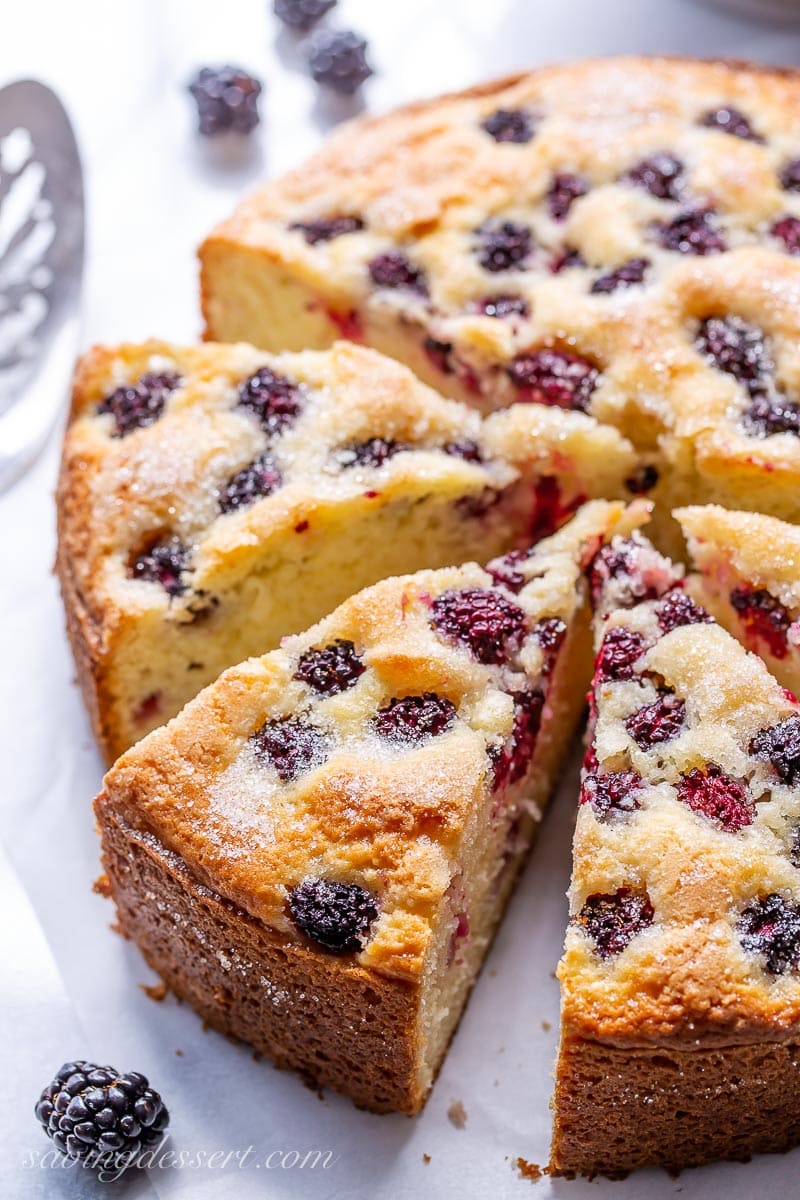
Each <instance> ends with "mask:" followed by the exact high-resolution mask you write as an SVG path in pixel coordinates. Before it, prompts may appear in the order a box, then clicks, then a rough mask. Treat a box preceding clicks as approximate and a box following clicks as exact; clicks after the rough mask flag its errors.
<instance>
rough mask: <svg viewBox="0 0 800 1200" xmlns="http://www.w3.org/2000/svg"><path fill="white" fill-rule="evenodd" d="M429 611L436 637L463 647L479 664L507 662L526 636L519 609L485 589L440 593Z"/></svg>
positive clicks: (524, 621) (522, 617)
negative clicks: (438, 634) (436, 633)
mask: <svg viewBox="0 0 800 1200" xmlns="http://www.w3.org/2000/svg"><path fill="white" fill-rule="evenodd" d="M432 609H433V613H432V615H433V625H434V627H435V628H436V629H437V630H438V631H439V633H441V634H443V635H444V636H445V637H447V638H449V639H450V640H452V641H454V642H459V643H460V644H461V645H463V646H466V647H467V648H468V649H469V650H470V651H471V652H472V654H473V655H474V656H475V658H477V660H478V662H481V663H486V664H492V663H496V664H502V663H505V662H507V661H508V659H509V657H510V656H511V654H512V653H514V652H516V651H518V650H519V648H520V646H521V644H522V640H523V638H524V637H525V634H526V632H527V619H526V617H525V613H524V612H523V611H522V609H521V608H519V607H518V606H517V605H516V604H512V602H511V601H510V600H507V599H506V598H505V596H503V595H501V594H500V593H499V592H494V591H490V590H489V589H488V588H486V589H483V588H465V589H464V590H463V591H449V592H442V594H441V595H440V596H437V597H436V599H435V600H434V602H433V606H432Z"/></svg>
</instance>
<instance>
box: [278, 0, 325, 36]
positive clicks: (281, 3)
mask: <svg viewBox="0 0 800 1200" xmlns="http://www.w3.org/2000/svg"><path fill="white" fill-rule="evenodd" d="M335 7H336V0H275V3H274V4H273V6H272V11H273V12H274V13H275V16H276V17H277V18H278V20H279V21H282V22H283V24H284V25H288V26H289V28H290V29H299V30H301V31H302V32H303V33H305V32H306V31H307V30H308V29H310V28H311V27H312V25H316V23H317V21H321V20H322V18H323V17H324V16H325V14H326V13H328V12H330V10H331V9H332V8H335Z"/></svg>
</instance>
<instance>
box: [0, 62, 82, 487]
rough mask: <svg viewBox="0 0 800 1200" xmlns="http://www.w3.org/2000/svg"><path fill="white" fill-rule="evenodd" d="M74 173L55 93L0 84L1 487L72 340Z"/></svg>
mask: <svg viewBox="0 0 800 1200" xmlns="http://www.w3.org/2000/svg"><path fill="white" fill-rule="evenodd" d="M83 259H84V197H83V174H82V171H81V162H80V157H79V155H78V147H77V144H76V141H75V135H74V133H73V131H72V126H71V125H70V122H69V118H68V116H67V114H66V112H65V111H64V107H63V105H62V104H61V101H60V100H59V99H58V97H57V96H56V95H55V94H54V93H53V92H52V91H51V90H50V88H48V87H45V85H44V84H42V83H38V82H37V81H35V80H31V79H23V80H19V81H18V82H16V83H11V84H9V85H8V86H7V87H4V88H2V89H0V491H4V490H5V489H6V488H8V487H10V486H11V484H12V483H13V482H14V481H15V480H16V479H17V478H19V476H20V475H21V474H22V473H23V472H24V471H25V469H26V468H27V467H28V466H29V465H30V464H31V463H32V462H33V460H34V458H35V457H36V455H37V454H38V453H39V451H40V450H41V448H42V446H43V445H44V443H45V441H46V439H47V435H48V434H49V432H50V430H51V429H52V427H53V424H54V423H55V421H56V419H57V417H58V415H59V413H60V412H61V411H62V409H63V406H64V401H65V397H66V394H67V388H68V384H69V378H70V372H71V369H72V364H73V360H74V357H75V353H76V350H77V345H78V334H79V314H80V292H81V280H82V276H83Z"/></svg>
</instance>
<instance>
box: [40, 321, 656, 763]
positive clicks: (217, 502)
mask: <svg viewBox="0 0 800 1200" xmlns="http://www.w3.org/2000/svg"><path fill="white" fill-rule="evenodd" d="M636 469H637V460H636V458H635V456H634V454H633V451H632V449H631V447H630V445H629V444H628V443H626V442H625V440H624V439H623V438H622V437H621V436H620V435H619V434H618V433H617V432H616V431H615V430H613V429H610V428H606V427H603V426H601V425H598V423H597V422H596V421H594V420H593V419H592V418H590V417H588V416H585V415H584V414H581V413H562V412H559V411H553V412H548V411H546V410H543V409H538V410H537V409H533V408H530V407H527V406H524V405H518V406H516V408H515V409H512V410H509V411H508V412H505V413H498V414H496V415H495V416H492V417H490V418H488V419H485V420H482V419H481V418H480V417H479V415H478V414H477V413H475V412H473V411H471V410H469V409H467V408H465V407H464V406H462V405H459V404H457V403H455V402H453V401H451V400H444V399H442V397H440V396H438V395H437V394H436V393H434V392H433V391H432V390H431V389H429V388H427V387H425V386H423V385H422V384H420V383H419V382H418V381H417V380H416V379H415V378H414V377H413V376H412V374H411V372H410V371H408V370H407V369H406V368H404V367H402V366H400V365H399V364H398V363H396V362H394V361H393V360H391V359H386V358H383V357H382V356H380V355H378V354H376V353H374V352H373V351H370V350H366V349H363V348H361V347H357V346H352V345H349V344H347V343H339V344H338V345H336V346H334V347H333V348H332V349H331V350H330V351H327V352H324V353H323V352H311V353H306V354H290V355H285V356H282V357H280V358H275V357H272V356H270V355H268V354H265V353H264V352H263V351H258V350H254V349H253V348H252V347H249V346H243V345H239V346H221V345H220V346H215V345H206V346H204V347H199V348H188V349H187V348H180V347H177V346H172V345H168V344H166V343H163V342H146V343H144V344H142V345H138V346H135V345H128V346H120V347H118V348H114V349H103V348H98V349H96V350H94V351H92V352H90V353H89V354H88V355H87V356H85V357H84V359H83V360H82V362H81V363H80V364H79V367H78V371H77V375H76V380H75V391H74V402H73V410H72V416H71V421H70V424H69V427H68V430H67V435H66V442H65V448H64V457H63V463H62V472H61V481H60V485H59V494H58V510H59V549H58V563H57V566H58V574H59V577H60V580H61V586H62V591H63V594H64V600H65V606H66V610H67V618H68V628H69V633H70V638H71V641H72V646H73V650H74V652H75V657H76V660H77V663H78V668H79V675H80V679H81V683H82V686H83V691H84V695H85V697H86V700H87V703H88V705H89V707H90V710H91V712H92V714H93V718H94V723H95V728H96V730H97V733H98V736H99V739H100V741H101V744H102V746H103V748H104V750H105V752H106V754H107V756H108V758H109V760H112V759H113V758H114V757H115V756H116V755H117V754H119V753H121V751H122V750H124V749H126V747H127V746H129V745H131V744H132V743H133V742H135V741H136V740H137V739H138V738H139V737H141V736H142V735H143V734H145V733H147V732H148V730H150V729H152V728H154V727H155V726H157V725H160V724H162V723H163V722H164V721H165V720H167V719H168V718H169V717H171V716H173V715H174V714H175V713H176V712H178V711H179V710H180V708H181V706H182V705H183V704H184V703H185V702H186V701H187V700H188V699H190V698H191V697H192V696H194V695H196V694H197V692H198V691H199V690H200V689H201V688H202V687H203V686H204V685H205V684H207V683H209V682H211V680H213V679H215V678H216V677H217V676H218V675H219V674H220V672H221V671H222V670H223V669H224V668H225V667H228V666H231V665H232V664H233V663H236V662H239V661H241V660H242V659H243V658H246V657H247V656H248V655H250V654H255V653H261V652H263V651H265V650H268V649H271V648H272V647H273V646H275V645H277V644H278V642H279V641H280V639H281V637H283V636H284V635H286V634H289V633H295V632H297V631H298V630H300V629H303V628H305V627H306V626H308V625H310V624H311V623H313V622H314V621H316V620H318V619H319V618H320V617H321V616H323V615H324V614H325V613H327V612H330V611H331V610H332V609H333V608H334V607H335V606H336V605H337V604H338V603H340V602H341V601H342V600H343V599H344V598H345V597H346V596H348V595H350V594H352V592H354V591H357V590H358V589H359V588H360V587H363V586H365V585H368V584H370V583H373V582H375V581H376V580H378V579H380V578H384V577H386V576H389V575H393V574H398V573H401V572H403V571H409V570H416V569H418V568H420V567H438V566H444V565H451V564H453V563H458V562H464V561H468V560H472V559H475V560H478V561H481V562H486V561H487V560H488V559H489V558H491V557H493V556H495V555H498V554H502V553H505V552H506V551H509V550H512V549H514V548H517V547H520V546H527V545H529V544H530V542H531V541H532V540H534V539H535V538H537V537H539V536H542V535H543V534H547V533H551V532H552V531H553V530H554V529H555V528H556V527H557V526H558V525H559V524H561V523H563V521H564V520H565V519H566V518H567V517H568V516H569V514H570V512H571V511H573V510H574V509H575V507H576V506H577V505H578V504H579V503H581V502H582V501H583V500H585V499H586V498H587V497H588V496H604V495H605V496H615V495H622V494H624V493H625V491H626V487H625V482H624V481H625V480H626V479H630V478H634V479H635V476H636ZM634 486H635V484H634Z"/></svg>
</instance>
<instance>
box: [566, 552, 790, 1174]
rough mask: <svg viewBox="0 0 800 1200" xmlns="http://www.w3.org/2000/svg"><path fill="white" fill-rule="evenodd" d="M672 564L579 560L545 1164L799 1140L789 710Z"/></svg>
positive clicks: (647, 558)
mask: <svg viewBox="0 0 800 1200" xmlns="http://www.w3.org/2000/svg"><path fill="white" fill-rule="evenodd" d="M681 574H682V572H681V571H679V570H677V569H675V568H673V567H672V565H671V563H670V562H669V561H668V560H667V559H664V558H662V557H661V555H659V554H657V553H656V551H655V550H654V549H653V548H652V546H650V545H649V544H648V543H647V541H646V540H645V539H644V538H642V537H641V536H640V535H639V534H637V533H634V535H633V536H632V537H628V538H615V539H614V540H613V541H612V543H611V544H610V545H608V546H606V547H604V548H603V549H601V550H600V552H599V554H598V555H597V558H596V559H595V562H594V564H593V566H592V569H591V590H592V596H593V600H594V606H595V635H596V646H597V657H596V662H595V674H594V681H593V686H592V691H591V696H590V743H589V749H588V751H587V754H586V760H585V764H584V770H583V780H582V789H581V794H580V804H579V810H578V818H577V827H576V831H575V843H574V863H573V877H572V884H571V888H570V911H571V914H572V916H571V921H570V924H569V928H568V932H567V937H566V947H565V952H564V957H563V959H562V962H561V965H560V967H559V977H560V980H561V989H562V1030H561V1048H560V1053H559V1060H558V1069H557V1079H556V1095H555V1109H556V1124H555V1133H554V1143H553V1167H554V1169H555V1170H556V1171H560V1172H584V1173H588V1174H594V1173H595V1172H611V1173H614V1172H621V1171H627V1170H630V1169H632V1168H635V1167H640V1166H646V1165H661V1166H665V1167H667V1168H670V1169H679V1168H682V1167H686V1166H691V1165H696V1164H699V1163H704V1162H708V1161H710V1160H712V1159H716V1158H734V1159H746V1158H749V1157H750V1156H751V1155H753V1154H755V1153H758V1152H760V1151H776V1150H785V1149H787V1148H788V1147H790V1146H792V1145H794V1144H796V1143H797V1142H798V1141H800V1066H799V1065H798V1064H799V1063H800V981H799V978H798V971H799V970H800V869H798V868H799V867H800V856H799V855H798V844H799V843H798V830H800V706H799V705H798V704H797V702H796V701H795V699H794V698H793V697H792V696H790V695H789V693H787V692H786V691H785V690H784V688H782V687H781V686H780V684H778V683H777V682H776V681H775V679H773V677H772V676H771V675H770V673H769V672H768V671H767V669H766V667H765V666H764V664H763V662H762V661H761V660H760V659H759V658H758V657H756V655H754V654H751V653H748V652H747V651H746V650H745V649H744V648H743V647H742V646H741V645H740V644H739V642H738V641H736V640H735V639H734V638H733V637H731V635H730V634H729V633H727V632H726V631H725V630H724V629H722V628H721V627H720V626H719V625H718V624H716V623H715V622H714V621H713V619H712V618H711V616H710V615H709V614H708V613H707V612H706V611H705V609H703V608H702V607H701V606H700V605H699V604H697V603H696V601H695V600H693V599H692V597H691V596H690V595H689V594H688V592H687V590H686V588H685V586H684V581H683V579H682V578H681Z"/></svg>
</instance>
